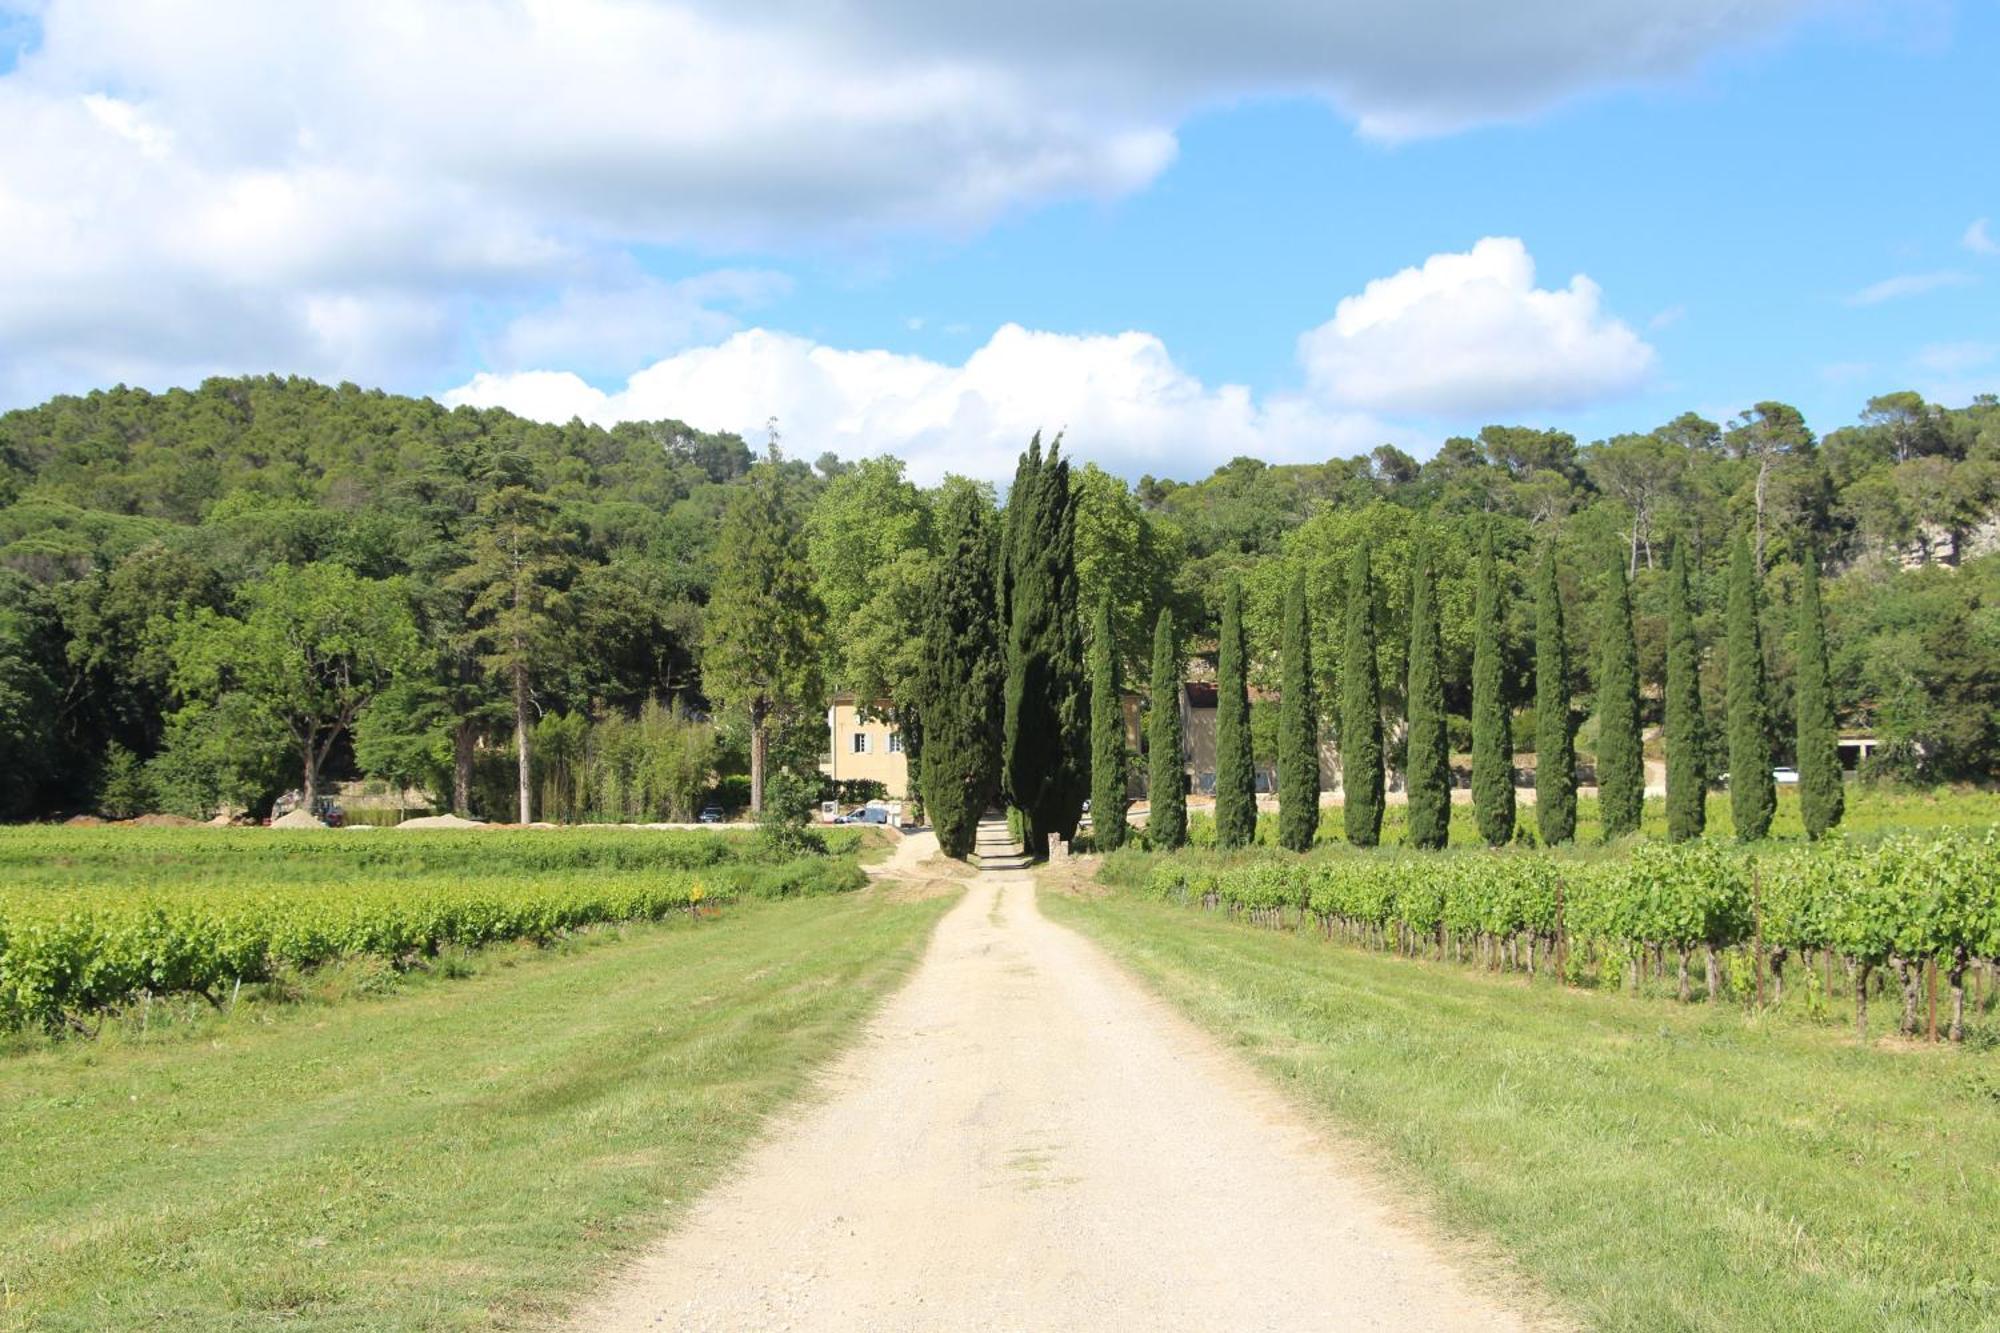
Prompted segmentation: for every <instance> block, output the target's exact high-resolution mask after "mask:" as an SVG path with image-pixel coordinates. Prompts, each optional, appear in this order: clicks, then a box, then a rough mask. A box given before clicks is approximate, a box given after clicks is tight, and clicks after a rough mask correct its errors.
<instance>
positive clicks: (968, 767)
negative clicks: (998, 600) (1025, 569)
mask: <svg viewBox="0 0 2000 1333" xmlns="http://www.w3.org/2000/svg"><path fill="white" fill-rule="evenodd" d="M997 527H998V525H997V524H996V522H995V520H994V514H993V511H992V509H991V508H990V507H989V506H988V505H987V503H986V501H985V499H984V498H983V497H982V496H981V495H980V494H979V492H978V491H977V490H975V489H974V488H973V487H971V486H962V487H958V488H955V489H952V490H949V491H947V493H946V495H945V497H944V500H943V503H942V505H941V506H940V508H939V510H938V516H937V533H938V550H939V552H940V554H941V555H942V556H943V558H942V559H941V560H940V561H939V562H938V570H937V575H936V580H935V582H934V583H933V585H932V588H931V597H930V603H929V605H928V606H927V607H926V608H925V616H924V659H925V664H924V673H923V681H922V687H921V694H922V698H921V700H920V703H919V710H918V711H919V712H920V714H921V716H922V717H923V720H924V747H923V753H922V755H921V756H920V758H919V761H918V762H919V764H920V770H919V771H920V773H921V778H922V781H921V785H922V788H923V793H924V808H925V810H926V812H927V813H928V814H929V816H930V821H931V827H932V828H934V829H936V830H937V836H938V845H939V846H940V847H942V848H943V849H944V853H945V855H947V856H954V857H959V858H964V857H965V856H967V855H969V854H970V853H971V852H972V848H973V844H974V842H975V840H976V839H977V837H978V832H979V819H980V816H981V815H982V814H984V813H985V811H986V807H987V804H988V803H989V802H990V801H992V799H993V798H994V796H995V794H996V792H997V790H998V788H999V785H1000V725H999V723H1000V709H1001V702H1000V694H1001V683H1002V681H1003V679H1004V677H1005V675H1006V668H1005V665H1004V664H1003V663H1002V661H1001V654H1000V623H999V620H998V618H997V617H996V616H995V614H994V609H995V608H994V604H995V597H994V591H995V590H994V586H993V582H994V572H995V571H994V566H995V560H996V556H995V548H996V547H997V546H998V544H999V542H998V532H997Z"/></svg>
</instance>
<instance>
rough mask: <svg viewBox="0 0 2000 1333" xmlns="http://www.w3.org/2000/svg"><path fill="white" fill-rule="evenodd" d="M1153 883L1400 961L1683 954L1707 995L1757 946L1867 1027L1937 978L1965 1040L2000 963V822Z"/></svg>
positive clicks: (1314, 867)
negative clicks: (1982, 981) (1699, 971)
mask: <svg viewBox="0 0 2000 1333" xmlns="http://www.w3.org/2000/svg"><path fill="white" fill-rule="evenodd" d="M1147 887H1148V889H1149V890H1150V892H1151V893H1153V894H1154V895H1155V896H1157V897H1160V898H1163V899H1167V900H1170V901H1179V902H1199V903H1202V904H1204V905H1206V906H1210V907H1219V908H1223V909H1226V910H1228V911H1230V912H1232V913H1244V914H1247V915H1248V916H1250V917H1251V918H1252V919H1254V920H1258V921H1261V922H1265V923H1267V924H1277V923H1279V922H1281V921H1283V920H1285V919H1286V915H1287V913H1288V912H1289V913H1296V914H1297V918H1296V919H1300V920H1303V919H1305V918H1310V919H1312V920H1313V921H1314V922H1315V923H1316V924H1317V925H1318V926H1319V927H1320V928H1321V929H1322V930H1324V931H1325V932H1327V933H1328V934H1333V933H1335V932H1339V933H1341V934H1342V935H1344V936H1346V937H1348V938H1350V939H1354V940H1357V941H1360V942H1364V943H1370V944H1375V945H1378V946H1386V947H1394V948H1397V949H1399V950H1401V951H1404V952H1409V953H1423V954H1433V955H1435V956H1437V957H1440V958H1443V957H1453V958H1457V959H1460V960H1463V959H1464V958H1465V957H1466V956H1467V954H1468V953H1470V954H1471V955H1472V956H1473V957H1475V958H1476V959H1478V960H1480V961H1485V962H1489V963H1492V964H1494V965H1499V964H1500V963H1502V962H1503V961H1504V962H1505V963H1507V964H1508V965H1525V966H1526V967H1527V968H1528V969H1529V970H1530V971H1533V970H1535V969H1536V968H1538V967H1553V968H1557V969H1559V970H1561V971H1563V972H1564V973H1565V974H1566V975H1568V976H1571V977H1573V978H1577V979H1583V978H1585V977H1587V976H1589V975H1591V974H1592V973H1593V972H1595V973H1596V974H1597V975H1599V976H1602V977H1606V978H1618V977H1621V976H1626V975H1634V976H1636V974H1637V971H1638V969H1641V968H1643V967H1644V966H1645V965H1646V963H1647V960H1649V959H1651V960H1653V961H1654V962H1655V965H1658V964H1659V963H1660V961H1661V960H1663V959H1664V957H1665V955H1666V954H1667V953H1669V952H1671V953H1673V954H1675V955H1677V957H1678V960H1679V964H1680V971H1679V975H1680V986H1681V995H1682V998H1687V997H1688V995H1689V986H1688V982H1687V967H1688V961H1689V959H1690V957H1691V956H1692V955H1693V954H1694V953H1695V951H1697V950H1700V951H1702V953H1703V956H1704V959H1705V961H1706V965H1707V969H1708V980H1709V987H1708V989H1709V993H1710V994H1711V995H1713V994H1715V993H1717V991H1718V990H1719V984H1718V977H1719V968H1720V965H1721V961H1722V955H1724V954H1725V953H1727V952H1728V951H1730V950H1750V951H1751V952H1752V955H1753V957H1752V962H1753V965H1754V966H1755V967H1756V968H1757V969H1758V975H1759V976H1761V975H1762V969H1763V967H1764V966H1765V965H1766V964H1767V963H1768V964H1769V965H1770V966H1771V968H1772V970H1773V976H1774V984H1776V985H1778V986H1780V987H1782V984H1783V975H1784V971H1783V969H1784V964H1785V962H1786V960H1787V959H1788V958H1799V957H1803V956H1805V955H1807V954H1819V955H1826V956H1831V957H1838V958H1840V959H1842V960H1844V961H1845V962H1846V963H1847V965H1848V966H1849V967H1850V968H1851V969H1852V971H1853V973H1854V975H1855V979H1856V993H1857V996H1858V997H1859V998H1858V1001H1857V1005H1858V1009H1859V1012H1858V1015H1857V1021H1858V1023H1859V1024H1860V1025H1861V1027H1862V1030H1863V1031H1864V1032H1865V1030H1866V1022H1867V1010H1866V1004H1867V987H1868V982H1869V980H1870V979H1871V977H1872V976H1873V974H1874V973H1875V972H1876V971H1877V970H1878V969H1881V968H1884V967H1887V968H1890V969H1892V970H1893V971H1894V973H1895V976H1896V979H1897V981H1898V982H1899V984H1900V985H1901V986H1902V988H1903V996H1904V1013H1903V1028H1904V1030H1905V1031H1909V1030H1912V1029H1913V1028H1914V1025H1915V1009H1916V997H1917V995H1918V994H1919V991H1920V987H1921V974H1922V972H1923V970H1924V969H1925V968H1926V967H1927V966H1929V965H1931V964H1933V963H1934V964H1935V965H1936V966H1937V967H1938V968H1939V969H1940V970H1941V971H1942V972H1943V973H1944V975H1945V977H1946V978H1947V980H1948V981H1949V984H1950V986H1951V989H1952V996H1953V1012H1952V1021H1951V1035H1952V1036H1953V1038H1954V1039H1957V1038H1958V1037H1960V1036H1961V1035H1962V1033H1963V1001H1964V981H1965V976H1966V971H1967V968H1968V967H1969V966H1971V965H1973V964H1974V963H1987V964H1992V963H1994V962H1995V961H2000V829H1993V830H1988V831H1987V832H1985V833H1983V834H1973V833H1951V834H1945V835H1942V836H1933V837H1916V836H1898V837H1890V838H1885V839H1882V840H1880V841H1877V842H1870V843H1866V844H1862V843H1848V842H1844V841H1840V840H1837V839H1836V840H1830V841H1826V842H1821V843H1817V844H1811V845H1804V846H1798V847H1792V848H1784V849H1779V850H1772V849H1768V848H1766V849H1758V850H1750V849H1743V848H1739V847H1736V846H1732V845H1728V844H1723V843H1720V842H1714V841H1697V842H1690V843H1683V844H1674V845H1668V844H1647V845H1642V846H1640V847H1638V848H1635V849H1634V850H1633V851H1632V852H1631V853H1630V854H1629V855H1627V856H1624V857H1621V858H1617V859H1610V860H1587V859H1582V858H1578V857H1575V856H1568V855H1561V854H1551V853H1546V852H1503V853H1491V852H1466V853H1458V854H1451V855H1446V856H1424V857H1418V856H1405V855H1395V854H1376V855H1353V856H1336V857H1328V858H1324V859H1318V860H1307V861H1301V860H1298V859H1296V858H1288V859H1282V860H1281V859H1263V858H1257V859H1237V860H1230V861H1217V860H1214V859H1210V858H1203V857H1200V856H1190V855H1186V854H1183V855H1180V856H1176V857H1171V858H1167V859H1165V860H1162V861H1160V862H1158V863H1157V864H1155V865H1154V866H1153V868H1152V870H1151V871H1150V873H1149V876H1148V881H1147Z"/></svg>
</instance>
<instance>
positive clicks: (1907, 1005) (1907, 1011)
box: [1891, 958, 1924, 1037]
mask: <svg viewBox="0 0 2000 1333" xmlns="http://www.w3.org/2000/svg"><path fill="white" fill-rule="evenodd" d="M1891 961H1892V962H1893V964H1894V965H1895V968H1896V980H1897V981H1898V982H1900V983H1901V984H1902V987H1903V1019H1902V1022H1901V1023H1900V1024H1898V1025H1897V1028H1896V1031H1897V1033H1898V1034H1899V1035H1901V1036H1905V1037H1913V1036H1915V1035H1916V1033H1917V1003H1918V1001H1919V1000H1921V999H1922V998H1923V993H1924V968H1923V964H1922V963H1917V962H1912V961H1911V960H1910V959H1908V958H1896V959H1892V960H1891Z"/></svg>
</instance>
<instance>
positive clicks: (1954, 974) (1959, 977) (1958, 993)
mask: <svg viewBox="0 0 2000 1333" xmlns="http://www.w3.org/2000/svg"><path fill="white" fill-rule="evenodd" d="M1965 962H1966V953H1965V947H1964V946H1963V945H1960V946H1959V947H1958V948H1956V949H1954V950H1953V951H1952V955H1951V970H1950V971H1949V972H1947V973H1946V974H1945V975H1946V977H1947V979H1948V980H1949V981H1950V982H1951V1027H1950V1029H1949V1030H1948V1031H1947V1032H1946V1033H1945V1035H1946V1036H1947V1037H1948V1038H1950V1039H1951V1040H1952V1041H1964V1040H1965Z"/></svg>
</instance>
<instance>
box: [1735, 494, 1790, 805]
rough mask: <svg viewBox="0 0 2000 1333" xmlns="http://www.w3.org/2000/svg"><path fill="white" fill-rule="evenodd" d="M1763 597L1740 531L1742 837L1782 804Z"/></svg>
mask: <svg viewBox="0 0 2000 1333" xmlns="http://www.w3.org/2000/svg"><path fill="white" fill-rule="evenodd" d="M1760 600H1761V599H1760V598H1759V597H1758V595H1757V567H1756V565H1754V564H1753V563H1751V559H1750V543H1749V541H1748V540H1747V539H1745V538H1744V537H1743V536H1742V535H1741V534H1738V535H1737V538H1736V547H1735V549H1734V550H1733V551H1731V552H1730V555H1729V616H1728V619H1729V627H1728V633H1729V812H1730V814H1731V815H1732V816H1734V818H1735V822H1736V836H1737V837H1738V838H1740V839H1742V840H1743V841H1744V842H1755V841H1756V840H1758V839H1759V838H1762V837H1763V836H1764V835H1765V834H1767V833H1769V832H1770V831H1771V816H1772V814H1773V813H1774V812H1775V811H1776V810H1777V806H1778V789H1777V787H1776V785H1775V784H1774V782H1773V780H1772V777H1771V731H1770V722H1769V718H1770V710H1769V705H1768V704H1767V703H1766V701H1765V697H1764V636H1763V631H1762V630H1761V628H1760V627H1759V625H1758V622H1757V617H1758V605H1759V602H1760Z"/></svg>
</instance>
